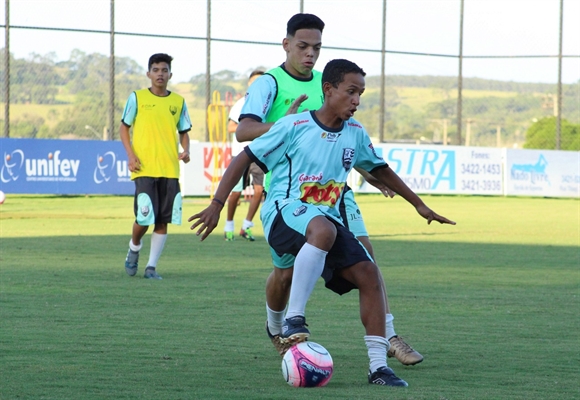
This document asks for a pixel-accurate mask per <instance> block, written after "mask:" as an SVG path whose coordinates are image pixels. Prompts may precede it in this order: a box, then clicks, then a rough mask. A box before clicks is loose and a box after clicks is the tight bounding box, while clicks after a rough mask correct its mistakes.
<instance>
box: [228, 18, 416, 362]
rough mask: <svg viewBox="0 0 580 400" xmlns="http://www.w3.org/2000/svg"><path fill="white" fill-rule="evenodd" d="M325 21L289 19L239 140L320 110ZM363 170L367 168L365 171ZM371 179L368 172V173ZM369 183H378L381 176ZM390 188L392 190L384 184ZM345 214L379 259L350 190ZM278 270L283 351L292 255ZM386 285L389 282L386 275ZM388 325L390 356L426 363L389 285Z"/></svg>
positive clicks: (270, 319) (273, 322)
mask: <svg viewBox="0 0 580 400" xmlns="http://www.w3.org/2000/svg"><path fill="white" fill-rule="evenodd" d="M323 29H324V22H323V21H322V20H321V19H320V18H318V17H317V16H316V15H312V14H296V15H294V16H293V17H292V18H290V20H289V21H288V23H287V29H286V37H285V38H284V40H283V41H282V47H283V48H284V51H285V52H286V61H285V62H284V63H283V64H282V65H280V66H279V67H277V68H274V69H272V70H270V71H268V72H267V73H266V74H265V75H264V76H263V77H261V78H259V79H257V80H256V82H254V84H253V85H252V87H251V88H249V89H248V94H247V95H246V102H245V104H244V107H243V109H242V115H240V124H239V125H238V129H237V130H236V138H237V139H238V140H240V141H249V140H254V139H256V138H258V137H260V136H261V135H263V134H264V133H265V132H267V131H268V130H269V129H270V127H272V125H273V124H274V122H276V121H277V120H279V119H280V118H282V117H283V116H285V115H289V114H293V113H296V112H300V111H303V110H317V109H319V108H320V107H321V106H322V103H323V93H322V82H321V76H322V74H321V73H320V72H318V71H316V70H314V66H315V64H316V61H317V60H318V56H319V55H320V48H321V46H322V31H323ZM361 172H363V173H364V171H361ZM366 176H367V177H368V174H366ZM268 178H269V174H267V175H266V179H265V184H264V189H265V191H266V192H268V189H269V188H268V185H269V182H268ZM369 183H372V184H375V185H376V184H377V183H376V179H375V180H374V181H370V180H369ZM379 189H381V191H383V192H385V191H386V190H388V188H386V187H384V186H379ZM344 207H345V210H344V212H345V216H347V215H355V216H357V217H356V218H353V219H350V220H348V219H347V220H345V223H346V224H348V225H347V226H348V228H349V229H350V230H351V232H353V234H354V235H355V236H356V237H357V239H359V240H360V241H361V242H362V243H363V244H364V245H365V247H366V248H367V250H368V252H369V253H370V254H371V256H373V257H374V253H373V248H372V245H371V242H370V240H369V237H368V233H367V231H366V228H365V225H364V222H363V219H362V214H361V213H360V210H359V207H358V205H357V204H356V202H355V200H354V195H353V192H352V190H350V188H348V186H347V189H346V192H345V200H344ZM272 257H273V261H274V270H273V271H272V273H271V274H270V276H269V277H268V279H267V281H266V311H267V323H266V331H267V333H268V336H269V337H270V339H271V340H272V343H273V344H274V346H275V347H276V350H277V351H278V352H279V353H280V355H283V354H284V353H285V352H286V350H288V347H289V346H287V345H284V344H281V343H280V337H279V335H280V333H281V332H282V323H283V322H284V315H285V309H286V305H287V303H288V296H289V293H290V286H291V283H292V271H293V268H292V266H293V265H294V257H293V256H292V255H289V254H287V255H284V256H282V257H280V256H278V255H277V254H275V253H274V252H273V253H272ZM381 284H382V285H383V287H384V288H385V284H384V282H383V280H382V277H381ZM384 297H385V302H386V305H385V306H386V313H387V314H386V328H387V339H389V343H390V348H389V353H388V354H389V357H396V358H397V359H398V360H399V361H400V362H401V363H403V364H405V365H414V364H417V363H419V362H421V361H423V356H422V355H421V354H420V353H419V352H417V351H415V350H414V349H413V348H411V346H409V345H408V344H407V343H405V342H404V341H403V340H402V338H400V337H399V336H397V334H396V332H395V328H394V324H393V319H394V317H393V315H392V314H391V312H390V308H389V304H388V299H387V294H386V289H385V296H384Z"/></svg>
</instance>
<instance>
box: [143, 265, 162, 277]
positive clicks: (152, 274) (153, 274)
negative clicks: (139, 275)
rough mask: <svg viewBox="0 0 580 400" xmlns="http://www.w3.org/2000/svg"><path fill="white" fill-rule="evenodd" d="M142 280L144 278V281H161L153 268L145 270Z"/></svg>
mask: <svg viewBox="0 0 580 400" xmlns="http://www.w3.org/2000/svg"><path fill="white" fill-rule="evenodd" d="M143 278H145V279H158V280H161V279H163V278H162V277H161V276H160V275H158V274H157V272H156V271H155V268H153V267H147V268H145V275H143Z"/></svg>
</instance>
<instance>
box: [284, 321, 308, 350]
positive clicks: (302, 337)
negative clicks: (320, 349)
mask: <svg viewBox="0 0 580 400" xmlns="http://www.w3.org/2000/svg"><path fill="white" fill-rule="evenodd" d="M307 326H308V325H307V324H306V318H304V317H303V316H300V315H297V316H295V317H292V318H286V319H285V320H284V323H283V324H282V333H281V334H280V342H281V343H282V344H284V345H288V347H291V346H293V345H295V344H297V343H301V342H305V341H307V340H308V337H310V331H309V330H308V328H306V327H307Z"/></svg>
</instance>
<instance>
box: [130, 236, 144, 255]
mask: <svg viewBox="0 0 580 400" xmlns="http://www.w3.org/2000/svg"><path fill="white" fill-rule="evenodd" d="M141 247H143V242H141V243H139V246H135V245H134V244H133V239H131V240H129V248H130V249H131V250H133V251H134V252H138V251H140V250H141Z"/></svg>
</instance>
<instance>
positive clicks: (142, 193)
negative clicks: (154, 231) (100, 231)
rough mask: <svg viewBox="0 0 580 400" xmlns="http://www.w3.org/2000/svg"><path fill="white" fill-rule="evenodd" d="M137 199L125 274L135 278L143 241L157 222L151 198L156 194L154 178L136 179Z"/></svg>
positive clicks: (135, 199) (135, 198)
mask: <svg viewBox="0 0 580 400" xmlns="http://www.w3.org/2000/svg"><path fill="white" fill-rule="evenodd" d="M134 183H135V197H134V200H133V212H134V213H135V222H133V228H132V232H131V240H130V241H129V251H128V252H127V257H125V272H127V275H129V276H135V274H137V269H138V267H139V252H140V251H141V248H142V246H143V243H142V239H143V236H145V234H146V233H147V230H148V229H149V225H152V224H153V223H154V222H155V217H154V216H153V206H152V201H151V198H152V197H154V196H155V194H154V183H153V179H152V178H147V177H142V178H136V179H135V180H134Z"/></svg>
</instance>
